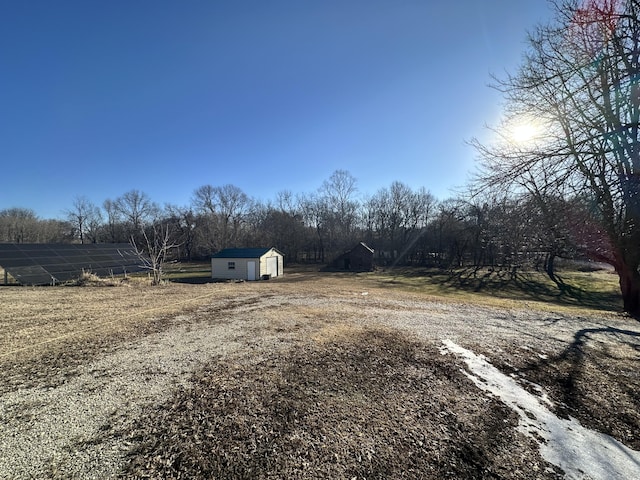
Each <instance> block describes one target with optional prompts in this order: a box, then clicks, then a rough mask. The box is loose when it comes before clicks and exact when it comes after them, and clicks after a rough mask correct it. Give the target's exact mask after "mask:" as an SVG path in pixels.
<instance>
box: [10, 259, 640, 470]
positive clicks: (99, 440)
mask: <svg viewBox="0 0 640 480" xmlns="http://www.w3.org/2000/svg"><path fill="white" fill-rule="evenodd" d="M585 275H591V274H585ZM596 275H599V274H596ZM584 278H587V277H582V276H580V275H578V277H577V279H578V280H579V279H584ZM592 278H596V279H598V280H597V281H596V282H591V283H590V282H588V281H584V284H583V286H581V287H576V288H581V289H582V290H583V291H589V288H592V289H593V287H590V285H594V284H598V285H606V277H605V279H604V280H602V281H601V280H599V278H600V277H598V276H596V277H592ZM578 280H575V282H578ZM580 281H583V280H580ZM599 282H601V283H599ZM442 288H444V289H442ZM607 288H608V287H607ZM605 290H606V288H605ZM461 291H462V293H459V292H455V291H454V289H453V287H451V286H448V287H442V286H439V287H438V286H437V284H436V283H435V282H434V278H433V277H430V276H429V275H426V274H421V275H411V276H409V275H405V276H401V275H398V274H397V272H395V273H393V275H392V274H391V273H389V272H386V273H385V272H382V273H371V274H357V275H353V274H340V273H331V274H324V273H323V274H320V273H317V272H314V271H310V269H300V270H298V271H295V270H294V271H290V272H288V273H287V275H286V276H285V277H284V278H281V279H274V280H271V281H267V282H252V283H239V284H236V283H209V284H178V283H172V284H167V285H164V286H159V287H153V288H151V287H149V286H148V285H142V284H136V283H135V282H132V283H130V284H128V285H123V286H115V287H111V288H104V287H102V286H84V287H37V288H35V287H4V288H0V304H1V305H2V307H3V316H2V320H1V321H0V352H2V353H0V386H1V387H0V390H1V391H0V393H2V392H10V393H15V392H16V391H18V390H20V391H26V390H29V392H31V393H32V394H33V395H37V394H38V392H39V391H41V387H43V386H45V387H48V389H44V390H51V389H57V388H58V387H62V386H69V385H70V384H72V383H73V382H71V381H70V379H71V378H73V376H74V375H79V374H78V373H77V372H76V367H78V366H86V365H90V364H93V362H95V361H96V359H105V358H109V355H111V354H115V353H118V354H120V355H124V354H125V353H126V354H129V352H130V353H131V354H138V353H139V352H137V349H136V346H137V345H139V344H142V343H144V344H145V345H147V344H149V343H151V344H152V345H153V342H160V340H159V338H160V337H161V336H163V335H164V337H162V338H164V339H165V340H162V341H163V342H166V345H169V346H171V348H168V349H167V351H164V350H162V349H161V348H160V347H159V346H158V351H156V350H153V354H154V355H156V354H157V355H161V356H160V357H158V358H160V359H163V358H166V359H170V358H172V357H171V354H172V352H174V351H175V347H174V345H175V344H176V343H179V342H180V341H182V340H183V339H184V338H185V337H186V336H187V333H186V332H190V333H191V336H190V337H189V338H191V340H190V341H194V342H195V341H196V340H197V339H199V338H200V337H201V336H204V335H205V332H209V331H210V330H211V329H216V332H219V333H220V332H221V333H224V335H220V336H219V337H216V336H214V337H213V338H224V339H225V341H228V342H230V343H233V345H234V347H233V349H232V350H233V351H231V350H229V351H230V353H228V354H226V355H224V356H223V355H221V354H220V355H216V356H213V355H209V356H206V362H205V364H204V365H200V364H198V366H197V368H195V367H193V368H192V369H190V370H189V371H188V372H187V373H186V376H187V378H188V381H185V382H184V383H180V384H179V386H178V387H177V388H175V389H174V390H171V391H167V392H166V393H167V398H166V399H163V400H162V401H161V402H156V403H146V404H145V405H144V408H143V407H142V406H141V407H140V408H141V409H142V410H141V412H142V413H140V414H139V415H137V416H136V417H135V418H125V419H118V418H109V419H105V420H104V422H105V423H104V426H103V428H101V429H100V431H98V432H94V436H93V437H89V438H85V439H80V440H78V444H77V445H76V444H73V445H74V447H72V448H71V451H74V450H73V449H74V448H76V449H77V450H78V451H82V450H83V449H84V450H86V449H90V448H95V449H96V450H97V451H100V449H101V446H102V445H103V443H104V445H113V444H118V442H120V443H123V444H124V445H129V446H130V450H129V452H128V456H127V457H126V458H125V460H126V461H125V463H123V464H122V466H121V475H122V476H124V477H126V478H203V477H204V478H354V477H355V478H400V477H404V478H434V479H435V478H504V479H513V478H522V479H533V478H549V479H551V478H557V477H558V472H557V471H555V470H554V469H553V468H551V466H550V465H549V464H547V463H545V462H544V461H543V460H542V459H541V457H540V456H539V454H538V451H537V447H536V446H535V444H533V442H532V441H531V440H530V439H527V438H525V437H523V436H522V435H520V434H518V433H517V431H516V430H515V428H514V427H515V425H516V422H517V419H516V417H515V415H514V414H513V413H512V412H511V411H510V410H508V409H507V408H506V407H505V406H504V405H503V404H502V403H500V402H498V401H497V400H496V399H493V398H488V397H485V396H484V395H482V394H480V393H479V392H478V390H477V389H476V388H475V386H474V385H473V384H472V382H471V381H470V380H469V379H468V378H466V376H465V375H464V374H463V373H462V372H461V371H460V367H461V366H460V365H459V364H456V363H455V362H454V361H453V360H452V358H451V357H448V356H447V357H445V356H443V355H441V354H440V352H439V350H438V348H439V345H440V344H439V341H440V339H441V338H444V337H445V336H446V337H448V336H450V335H453V336H454V338H455V337H458V338H459V339H460V340H462V341H463V343H465V344H466V346H469V347H471V348H473V350H474V351H477V352H479V353H480V352H482V353H484V354H485V355H487V357H488V358H489V359H490V360H491V361H492V362H494V363H495V364H496V365H498V366H499V367H500V368H501V369H502V370H503V371H505V372H509V373H513V374H514V375H516V376H519V378H521V379H522V381H523V382H524V381H525V380H528V381H533V382H535V383H538V384H540V385H541V386H542V387H543V388H544V389H545V390H546V391H547V392H548V393H549V394H550V396H551V397H552V398H553V400H554V401H555V402H556V404H557V405H558V410H557V411H558V412H559V413H561V414H565V415H566V414H568V415H572V416H574V417H577V418H579V419H580V421H581V422H582V423H583V424H584V425H587V426H591V427H592V428H596V429H598V430H600V431H602V432H605V433H609V434H611V435H614V436H615V438H617V439H619V440H622V441H624V442H626V443H627V444H628V445H631V446H634V447H635V448H640V443H638V441H637V439H636V438H635V432H637V430H638V428H640V416H638V415H637V413H634V412H637V411H640V403H639V402H640V401H639V400H638V399H640V378H639V377H638V375H637V370H638V369H637V365H638V362H639V357H638V354H639V353H640V348H639V347H638V342H639V341H640V340H639V338H640V334H638V333H637V330H638V329H636V328H633V325H635V324H632V323H630V321H629V320H628V319H625V318H622V317H619V316H617V315H615V314H614V313H603V311H602V308H603V305H599V309H593V308H587V307H584V306H583V307H576V306H575V305H572V304H570V303H569V304H567V303H564V304H563V303H562V302H560V303H543V302H541V301H540V299H537V300H534V299H531V298H527V299H525V300H519V299H517V298H515V294H512V293H509V294H508V295H503V296H502V297H500V298H495V297H493V296H491V295H488V294H487V292H486V291H485V292H481V291H480V292H467V291H465V290H464V289H461ZM514 291H515V290H514ZM438 292H440V293H438ZM472 303H473V304H479V305H483V306H477V305H473V304H472ZM537 309H539V311H536V310H537ZM540 312H542V313H540ZM551 312H553V314H551ZM578 315H579V316H580V318H577V317H578ZM623 322H626V323H623ZM583 323H584V324H585V325H587V324H588V325H589V327H588V328H587V327H584V326H582V325H583ZM623 325H624V327H623ZM584 328H586V330H584V331H583V329H584ZM165 334H166V335H165ZM206 338H208V337H206ZM150 339H152V340H150ZM196 343H197V342H196ZM196 343H194V345H196ZM209 343H210V342H209ZM163 345H165V344H163ZM190 345H191V344H185V345H182V346H181V348H183V349H187V350H188V349H189V348H191V347H190ZM145 348H146V347H145ZM150 348H152V347H150ZM194 348H201V347H196V346H194ZM153 358H155V356H154V357H153ZM167 361H170V360H167ZM158 362H159V363H158V365H161V360H158ZM106 363H108V362H106ZM154 365H156V364H154ZM194 365H196V364H195V363H194ZM162 371H163V370H162V369H160V370H158V372H160V373H158V372H155V371H150V372H149V373H148V375H149V376H153V375H161V374H162ZM154 372H155V373H154ZM84 375H85V376H86V373H85V374H84ZM101 375H103V377H104V378H103V377H100V378H96V379H93V380H95V382H96V386H93V387H92V388H97V389H99V388H100V382H108V381H109V375H110V373H109V372H108V371H105V372H102V373H101ZM83 378H85V377H83ZM93 380H92V381H93ZM105 385H106V384H105ZM30 387H33V388H30ZM69 388H71V387H69ZM133 390H135V388H134V389H133ZM76 400H77V399H76ZM80 400H81V399H80ZM130 400H131V402H135V399H134V398H131V399H130ZM128 401H129V399H128ZM147 402H148V400H147ZM127 405H128V404H127ZM122 407H123V408H124V405H123V406H122ZM16 408H18V407H16ZM25 418H26V417H25ZM11 421H12V422H13V423H16V422H19V421H20V419H14V418H12V419H11ZM25 422H27V420H25ZM29 428H31V426H29V425H28V424H26V426H25V429H26V430H27V432H28V431H29V430H28V429H29ZM65 448H69V447H65ZM56 465H57V464H56ZM51 472H53V470H51ZM55 472H57V473H55V475H54V473H51V474H50V477H51V478H54V477H56V475H59V477H57V478H72V477H73V474H66V476H65V473H64V472H65V469H64V465H62V466H60V467H59V468H58V466H56V470H55ZM0 473H1V472H0ZM0 476H1V475H0ZM76 476H77V475H76ZM25 478H26V477H25Z"/></svg>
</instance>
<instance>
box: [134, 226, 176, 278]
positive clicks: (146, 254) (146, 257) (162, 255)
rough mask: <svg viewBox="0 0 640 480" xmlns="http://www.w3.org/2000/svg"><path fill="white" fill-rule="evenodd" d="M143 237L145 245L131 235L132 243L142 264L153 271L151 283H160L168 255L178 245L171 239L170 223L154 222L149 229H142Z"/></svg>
mask: <svg viewBox="0 0 640 480" xmlns="http://www.w3.org/2000/svg"><path fill="white" fill-rule="evenodd" d="M142 239H143V241H144V245H139V244H138V242H136V240H135V238H134V236H131V244H132V245H133V247H134V248H135V251H136V254H137V255H138V258H139V259H140V261H141V262H142V266H143V267H144V268H146V269H147V270H149V272H151V275H152V280H151V284H152V285H160V284H161V283H162V277H163V274H164V264H165V261H166V259H167V255H168V254H169V251H170V250H171V249H172V248H176V247H177V246H178V245H177V244H175V243H173V242H172V241H171V229H170V228H169V225H168V224H165V225H162V224H154V225H152V226H151V227H149V228H147V229H142Z"/></svg>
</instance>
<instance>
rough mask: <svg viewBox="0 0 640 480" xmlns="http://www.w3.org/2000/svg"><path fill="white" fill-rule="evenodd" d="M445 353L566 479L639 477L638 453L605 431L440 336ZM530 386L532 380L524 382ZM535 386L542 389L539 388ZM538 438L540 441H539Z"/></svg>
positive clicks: (606, 479)
mask: <svg viewBox="0 0 640 480" xmlns="http://www.w3.org/2000/svg"><path fill="white" fill-rule="evenodd" d="M443 343H444V347H443V349H442V350H441V351H442V353H443V354H447V353H452V354H454V355H456V356H458V357H460V358H462V359H463V360H464V362H465V363H466V364H467V367H468V368H469V370H470V373H469V372H466V371H464V374H465V375H466V376H467V377H469V378H470V379H471V380H472V381H473V382H474V383H475V384H476V386H477V387H478V388H480V389H481V390H484V391H486V392H489V393H492V394H493V395H496V396H497V397H498V398H500V400H502V402H504V403H505V404H506V405H508V406H509V407H510V408H512V409H513V410H514V411H515V412H516V413H517V414H518V416H519V417H520V421H519V425H518V430H520V431H521V432H523V433H524V434H526V435H528V436H530V437H532V438H533V439H535V440H536V441H537V442H538V443H539V445H540V454H541V455H542V457H543V458H544V459H545V460H546V461H548V462H549V463H552V464H553V465H557V466H558V467H560V468H562V469H563V470H564V472H565V476H566V478H568V479H583V480H584V479H592V480H599V479H602V480H613V479H620V480H627V479H630V478H640V452H637V451H635V450H632V449H630V448H628V447H627V446H625V445H624V444H622V443H620V442H618V441H617V440H615V439H614V438H612V437H610V436H609V435H605V434H602V433H599V432H596V431H593V430H590V429H588V428H585V427H583V426H582V425H580V423H579V422H578V421H577V420H575V419H574V418H569V420H564V419H561V418H558V417H557V416H556V415H554V414H553V413H552V412H551V411H549V409H548V408H547V407H546V406H545V405H544V404H543V402H544V403H547V404H551V402H550V401H549V400H548V398H546V396H545V397H543V398H542V402H541V401H540V400H541V399H539V398H538V397H536V396H535V395H532V394H530V393H529V392H528V391H527V390H525V389H524V388H522V387H521V386H520V385H519V384H518V382H516V381H515V380H514V379H513V378H511V377H509V376H507V375H505V374H503V373H502V372H500V370H498V369H497V368H495V367H494V366H493V365H491V364H490V363H489V362H488V361H487V360H486V357H484V356H483V355H476V354H475V353H473V352H472V351H471V350H467V349H465V348H463V347H461V346H459V345H457V344H456V343H454V342H452V341H451V340H444V341H443ZM527 383H528V384H529V385H531V382H527ZM537 387H538V388H536V390H538V389H539V391H540V392H542V389H541V388H540V387H539V386H537ZM540 439H542V441H541V440H540Z"/></svg>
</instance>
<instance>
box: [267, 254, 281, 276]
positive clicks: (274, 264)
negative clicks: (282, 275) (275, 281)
mask: <svg viewBox="0 0 640 480" xmlns="http://www.w3.org/2000/svg"><path fill="white" fill-rule="evenodd" d="M267 275H271V276H272V277H277V276H278V257H267Z"/></svg>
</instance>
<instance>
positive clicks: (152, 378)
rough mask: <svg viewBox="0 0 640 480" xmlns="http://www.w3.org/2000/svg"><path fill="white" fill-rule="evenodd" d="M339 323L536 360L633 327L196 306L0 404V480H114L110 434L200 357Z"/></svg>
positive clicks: (404, 312)
mask: <svg viewBox="0 0 640 480" xmlns="http://www.w3.org/2000/svg"><path fill="white" fill-rule="evenodd" d="M238 300H241V299H238ZM345 324H349V325H360V326H371V325H376V326H386V327H389V328H393V329H400V330H403V331H406V332H409V333H410V334H411V335H412V336H415V337H416V338H417V339H420V340H424V341H427V342H433V343H440V342H441V341H442V340H443V339H445V338H448V339H451V340H452V341H455V342H456V343H458V344H460V345H464V346H467V347H473V346H474V345H485V347H486V346H491V348H495V349H501V348H505V347H509V346H510V347H516V348H533V349H535V350H536V351H538V352H541V354H544V352H551V351H558V350H560V349H562V348H563V347H564V346H566V345H567V343H569V342H571V341H572V339H573V338H574V335H575V333H576V331H578V330H580V329H583V328H590V327H591V328H601V327H603V326H607V325H612V324H615V327H616V328H626V329H633V330H636V329H637V323H636V322H633V321H631V320H625V319H623V318H621V317H616V316H612V315H611V316H606V315H603V316H602V317H601V318H589V319H586V318H568V317H566V316H563V315H559V314H549V313H534V312H530V311H525V310H514V311H505V310H500V309H492V308H484V307H477V306H472V305H461V304H452V303H444V302H434V301H420V300H418V299H417V297H415V298H414V297H411V296H406V297H403V296H401V295H398V294H393V295H392V294H390V295H385V294H384V291H383V290H380V291H376V292H373V293H371V292H360V291H351V292H344V293H342V294H340V295H337V296H333V297H332V296H327V295H313V294H309V295H306V294H305V295H299V294H298V295H296V294H291V295H290V294H284V293H282V294H278V295H271V296H261V295H255V296H253V297H251V298H250V301H247V302H238V303H237V304H236V305H235V306H232V307H230V308H228V309H227V310H223V311H221V310H220V309H219V306H215V308H214V306H213V305H211V306H209V307H206V306H205V307H203V308H201V309H199V310H198V311H197V312H195V313H193V314H189V315H183V316H180V317H177V318H176V319H175V320H174V321H173V322H172V324H171V326H170V327H169V328H168V329H167V330H165V331H160V332H156V333H151V334H148V335H146V336H143V337H140V338H137V339H135V341H130V342H125V343H122V344H121V345H119V346H117V348H116V349H115V351H113V352H112V353H108V354H106V355H104V356H102V357H101V358H98V359H95V360H93V361H91V362H88V363H87V364H84V365H81V366H80V367H76V369H75V371H74V372H73V375H70V376H69V379H68V380H67V381H66V382H64V383H63V384H61V385H59V386H56V387H48V388H42V387H38V388H21V389H18V390H14V391H11V392H8V393H6V394H4V395H2V396H0V478H1V479H27V478H29V479H31V478H83V479H91V478H94V479H105V478H114V477H115V476H116V475H117V473H118V472H119V471H120V469H121V468H122V464H123V461H124V455H125V454H126V452H127V450H128V449H129V448H130V446H131V445H130V444H129V443H128V442H127V440H126V438H125V437H122V436H118V435H117V434H114V432H118V431H120V430H126V428H127V427H128V426H129V425H130V423H131V422H132V421H133V420H134V419H135V418H137V417H138V416H139V414H140V412H141V410H142V408H143V407H145V406H148V405H160V404H162V403H163V401H164V400H166V398H167V397H168V395H170V394H171V393H172V391H173V390H174V389H175V388H176V387H177V386H179V385H184V384H185V383H187V382H188V381H189V378H190V376H191V374H192V372H193V371H194V370H196V369H197V368H198V367H199V366H201V365H203V364H204V363H205V362H207V361H209V360H211V359H212V358H222V359H229V361H233V359H234V358H237V359H240V358H242V359H244V360H245V361H246V359H247V358H249V359H250V358H259V357H260V354H261V352H273V351H274V350H277V349H280V348H285V347H290V346H291V345H293V344H295V342H300V341H306V340H308V339H309V338H320V337H322V336H323V335H331V332H332V330H334V329H335V328H337V325H345ZM250 361H251V360H250Z"/></svg>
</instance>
